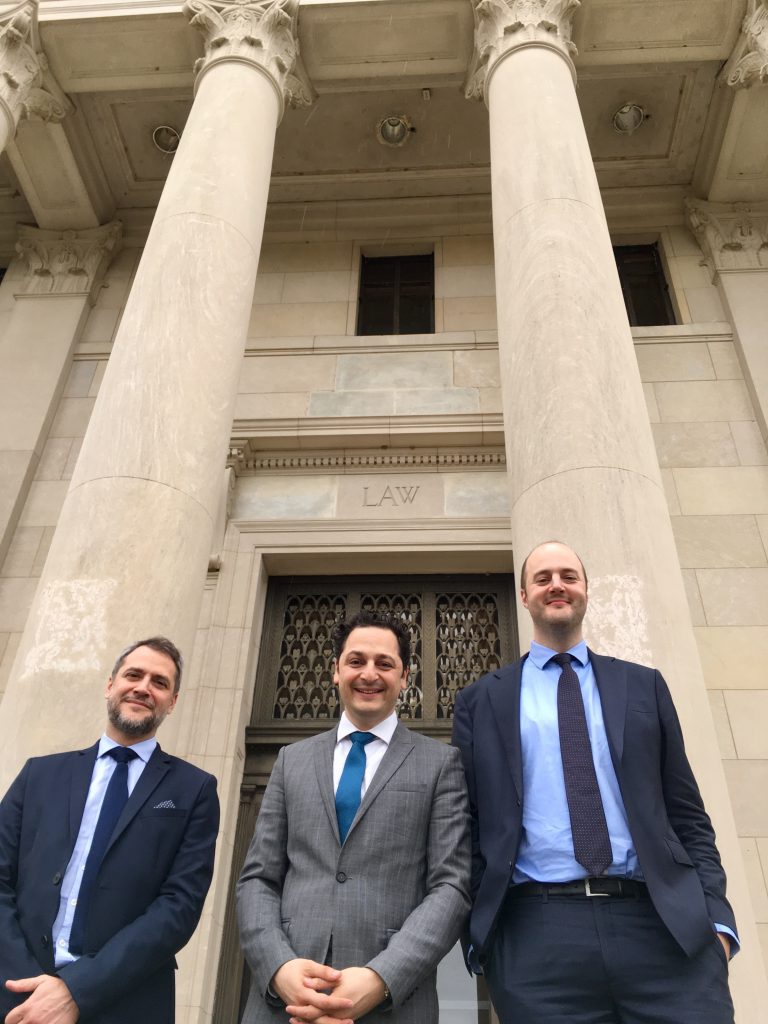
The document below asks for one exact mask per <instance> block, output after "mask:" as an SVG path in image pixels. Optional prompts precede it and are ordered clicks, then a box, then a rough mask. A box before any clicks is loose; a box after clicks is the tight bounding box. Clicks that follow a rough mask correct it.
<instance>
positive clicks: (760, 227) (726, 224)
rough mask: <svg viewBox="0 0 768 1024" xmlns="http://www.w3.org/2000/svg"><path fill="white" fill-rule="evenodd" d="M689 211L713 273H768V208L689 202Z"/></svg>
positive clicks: (692, 226) (756, 205)
mask: <svg viewBox="0 0 768 1024" xmlns="http://www.w3.org/2000/svg"><path fill="white" fill-rule="evenodd" d="M685 208H686V214H687V218H688V224H689V226H690V228H691V230H692V231H693V233H694V234H695V235H696V237H697V238H698V240H699V244H700V245H701V247H702V249H703V250H704V254H705V256H706V257H707V260H708V262H709V263H710V266H711V268H712V270H713V271H718V272H723V271H739V270H768V204H747V203H707V202H704V201H702V200H699V199H688V200H686V204H685Z"/></svg>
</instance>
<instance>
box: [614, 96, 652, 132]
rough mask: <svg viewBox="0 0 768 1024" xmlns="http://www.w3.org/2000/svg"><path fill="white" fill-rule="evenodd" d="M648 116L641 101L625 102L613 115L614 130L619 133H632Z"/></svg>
mask: <svg viewBox="0 0 768 1024" xmlns="http://www.w3.org/2000/svg"><path fill="white" fill-rule="evenodd" d="M647 116H648V115H647V114H646V112H645V111H644V110H643V108H642V107H641V106H640V104H639V103H625V104H624V106H623V107H619V109H618V110H617V111H616V113H615V114H614V115H613V130H614V131H615V132H618V133H619V135H632V133H633V132H636V131H637V129H638V128H639V127H640V125H641V124H642V123H643V121H644V120H645V119H646V117H647Z"/></svg>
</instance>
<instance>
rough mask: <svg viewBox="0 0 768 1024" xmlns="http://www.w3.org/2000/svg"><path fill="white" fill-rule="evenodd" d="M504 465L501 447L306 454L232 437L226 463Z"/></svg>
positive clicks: (247, 467) (240, 469)
mask: <svg viewBox="0 0 768 1024" xmlns="http://www.w3.org/2000/svg"><path fill="white" fill-rule="evenodd" d="M504 465H505V458H504V450H503V449H502V448H488V449H485V450H482V451H471V450H466V451H455V452H450V451H448V452H446V451H436V450H434V449H428V448H425V449H424V450H422V451H396V450H393V451H387V452H379V451H376V452H372V451H360V452H349V451H336V452H334V451H325V452H317V453H315V454H313V455H308V454H306V453H305V452H263V451H258V450H254V449H253V448H252V447H251V444H250V442H249V441H232V442H230V446H229V458H228V459H227V466H229V467H231V468H232V469H234V471H235V473H236V474H237V475H239V474H241V473H263V472H269V473H275V472H281V471H283V472H289V473H311V472H317V471H318V470H322V471H325V472H327V471H328V470H336V471H338V472H348V471H349V470H360V471H361V472H366V473H370V472H376V471H381V472H391V471H392V470H397V469H414V468H419V467H423V468H425V469H434V468H437V467H440V468H448V467H455V468H456V469H464V470H466V469H493V468H496V467H502V466H504Z"/></svg>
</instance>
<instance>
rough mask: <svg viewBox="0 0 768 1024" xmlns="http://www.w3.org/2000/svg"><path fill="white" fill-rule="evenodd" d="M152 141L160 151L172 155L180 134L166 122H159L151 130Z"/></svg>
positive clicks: (177, 146)
mask: <svg viewBox="0 0 768 1024" xmlns="http://www.w3.org/2000/svg"><path fill="white" fill-rule="evenodd" d="M152 141H153V142H154V144H155V146H156V147H157V148H158V149H159V150H160V152H161V153H165V154H167V155H168V156H173V154H174V153H175V152H176V150H177V149H178V148H179V142H180V141H181V136H180V135H179V133H178V132H177V131H176V129H175V128H171V127H170V125H167V124H159V125H158V126H157V128H155V130H154V131H153V132H152Z"/></svg>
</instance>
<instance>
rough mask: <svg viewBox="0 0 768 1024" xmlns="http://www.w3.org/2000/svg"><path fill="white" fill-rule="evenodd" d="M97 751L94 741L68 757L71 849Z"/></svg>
mask: <svg viewBox="0 0 768 1024" xmlns="http://www.w3.org/2000/svg"><path fill="white" fill-rule="evenodd" d="M98 752H99V744H98V743H95V744H94V745H93V746H92V747H88V748H87V749H86V750H78V751H77V752H76V753H75V754H73V756H72V758H71V759H70V772H71V776H70V783H71V784H70V787H69V838H70V840H71V844H72V848H73V849H74V845H75V841H76V840H77V836H78V833H79V831H80V823H81V822H82V820H83V812H84V811H85V801H86V800H87V799H88V790H89V789H90V787H91V777H92V775H93V766H94V764H95V763H96V755H97V754H98Z"/></svg>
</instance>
